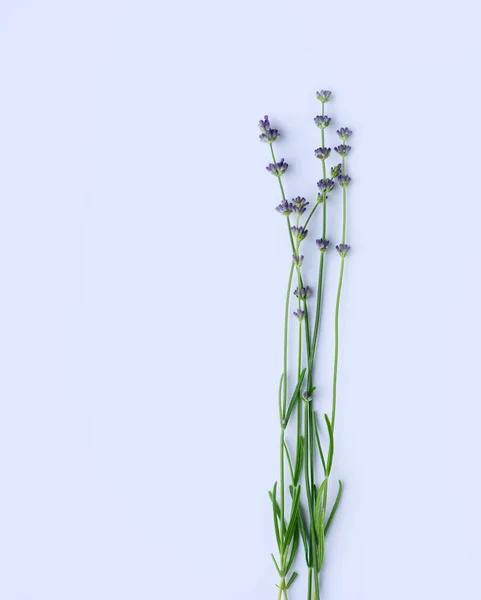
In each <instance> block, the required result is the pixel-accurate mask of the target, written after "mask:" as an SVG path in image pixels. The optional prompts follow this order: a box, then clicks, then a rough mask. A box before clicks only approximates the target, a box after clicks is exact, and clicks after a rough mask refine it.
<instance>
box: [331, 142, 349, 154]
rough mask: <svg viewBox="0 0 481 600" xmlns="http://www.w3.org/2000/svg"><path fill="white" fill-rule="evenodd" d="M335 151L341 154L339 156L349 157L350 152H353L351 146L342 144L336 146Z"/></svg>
mask: <svg viewBox="0 0 481 600" xmlns="http://www.w3.org/2000/svg"><path fill="white" fill-rule="evenodd" d="M334 150H335V151H336V152H337V153H338V154H339V156H347V155H348V154H349V151H350V150H351V146H346V144H341V145H340V146H336V147H335V148H334Z"/></svg>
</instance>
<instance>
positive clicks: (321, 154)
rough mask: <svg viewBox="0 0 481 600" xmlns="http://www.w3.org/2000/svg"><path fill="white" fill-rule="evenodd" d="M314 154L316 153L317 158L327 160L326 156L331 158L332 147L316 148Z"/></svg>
mask: <svg viewBox="0 0 481 600" xmlns="http://www.w3.org/2000/svg"><path fill="white" fill-rule="evenodd" d="M314 154H315V155H316V158H319V159H320V160H326V158H329V156H330V154H331V149H330V148H316V149H315V150H314Z"/></svg>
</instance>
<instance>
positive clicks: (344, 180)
mask: <svg viewBox="0 0 481 600" xmlns="http://www.w3.org/2000/svg"><path fill="white" fill-rule="evenodd" d="M337 181H338V182H339V185H340V186H341V187H342V188H346V187H347V186H348V185H349V182H350V181H351V178H350V177H349V175H339V177H338V178H337Z"/></svg>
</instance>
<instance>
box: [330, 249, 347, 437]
mask: <svg viewBox="0 0 481 600" xmlns="http://www.w3.org/2000/svg"><path fill="white" fill-rule="evenodd" d="M343 277H344V256H341V269H340V271H339V283H338V286H337V297H336V316H335V323H334V375H333V378H332V412H331V425H332V429H333V430H334V425H335V423H336V407H337V366H338V362H339V307H340V304H341V291H342V280H343Z"/></svg>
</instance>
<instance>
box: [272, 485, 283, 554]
mask: <svg viewBox="0 0 481 600" xmlns="http://www.w3.org/2000/svg"><path fill="white" fill-rule="evenodd" d="M276 490H277V481H276V482H275V484H274V488H273V489H272V511H273V513H274V531H275V533H276V541H277V548H278V549H279V552H280V554H282V552H283V548H282V544H281V534H280V531H279V523H278V515H280V511H279V510H278V509H279V507H278V506H277V498H276Z"/></svg>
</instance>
